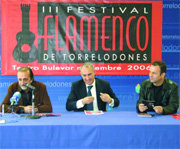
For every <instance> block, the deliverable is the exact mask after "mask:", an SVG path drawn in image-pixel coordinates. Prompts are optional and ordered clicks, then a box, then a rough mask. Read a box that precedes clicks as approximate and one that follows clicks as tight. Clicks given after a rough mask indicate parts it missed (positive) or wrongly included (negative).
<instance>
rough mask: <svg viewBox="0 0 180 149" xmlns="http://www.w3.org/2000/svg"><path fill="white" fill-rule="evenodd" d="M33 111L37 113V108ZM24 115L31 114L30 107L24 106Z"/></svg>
mask: <svg viewBox="0 0 180 149" xmlns="http://www.w3.org/2000/svg"><path fill="white" fill-rule="evenodd" d="M34 111H35V112H37V111H38V108H34ZM24 112H25V113H32V106H24Z"/></svg>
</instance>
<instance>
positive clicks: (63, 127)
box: [0, 111, 180, 149]
mask: <svg viewBox="0 0 180 149" xmlns="http://www.w3.org/2000/svg"><path fill="white" fill-rule="evenodd" d="M61 114H62V116H61V117H41V118H40V119H27V118H22V117H21V118H19V119H18V122H11V123H5V124H0V148H1V149H3V148H12V149H13V148H18V149H19V148H38V149H39V148H63V149H64V148H75V149H79V148H80V149H81V148H82V149H85V148H93V149H94V148H95V149H96V148H99V149H101V148H102V149H105V148H109V149H115V148H118V149H119V148H121V149H124V148H125V149H126V148H137V149H141V148H153V149H156V148H171V149H173V148H174V149H176V148H179V147H180V120H177V119H175V118H173V117H171V116H169V115H167V116H164V115H156V116H154V117H152V118H142V117H138V116H137V113H136V112H115V111H114V112H113V111H109V112H105V113H104V114H103V115H85V114H84V113H83V112H63V113H61ZM1 119H2V117H1Z"/></svg>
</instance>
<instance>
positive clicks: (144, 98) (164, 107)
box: [136, 61, 179, 115]
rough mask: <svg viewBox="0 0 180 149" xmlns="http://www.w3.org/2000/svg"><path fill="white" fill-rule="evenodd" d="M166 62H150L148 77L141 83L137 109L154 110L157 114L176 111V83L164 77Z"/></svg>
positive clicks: (144, 111) (142, 111)
mask: <svg viewBox="0 0 180 149" xmlns="http://www.w3.org/2000/svg"><path fill="white" fill-rule="evenodd" d="M165 75H166V64H165V63H164V62H161V61H155V62H153V63H152V64H151V67H150V71H149V79H147V80H145V81H144V82H142V84H141V89H140V93H139V100H138V101H137V106H136V108H137V111H138V112H140V113H146V112H149V111H154V112H156V113H157V114H164V115H165V114H173V113H176V112H177V111H178V107H179V93H178V91H179V90H178V85H177V83H175V82H173V81H172V80H169V79H167V78H165Z"/></svg>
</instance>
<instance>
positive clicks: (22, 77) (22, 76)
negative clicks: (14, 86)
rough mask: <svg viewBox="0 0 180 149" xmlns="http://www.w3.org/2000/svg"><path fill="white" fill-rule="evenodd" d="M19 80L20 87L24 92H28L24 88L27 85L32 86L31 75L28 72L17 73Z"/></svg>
mask: <svg viewBox="0 0 180 149" xmlns="http://www.w3.org/2000/svg"><path fill="white" fill-rule="evenodd" d="M17 79H18V83H19V86H20V87H21V89H22V90H26V89H27V87H26V86H24V85H25V84H27V83H28V84H31V83H32V80H31V78H30V74H29V72H28V71H26V72H18V73H17Z"/></svg>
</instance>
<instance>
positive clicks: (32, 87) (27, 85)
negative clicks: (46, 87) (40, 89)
mask: <svg viewBox="0 0 180 149" xmlns="http://www.w3.org/2000/svg"><path fill="white" fill-rule="evenodd" d="M25 86H26V87H28V88H30V89H32V90H35V89H36V88H35V87H34V86H32V85H31V84H28V83H27V84H25Z"/></svg>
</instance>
